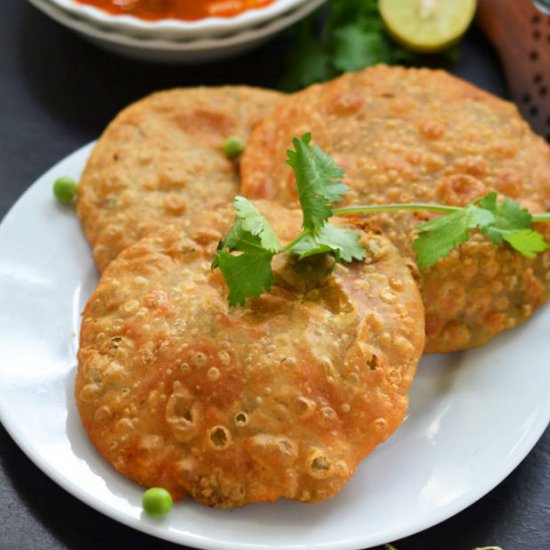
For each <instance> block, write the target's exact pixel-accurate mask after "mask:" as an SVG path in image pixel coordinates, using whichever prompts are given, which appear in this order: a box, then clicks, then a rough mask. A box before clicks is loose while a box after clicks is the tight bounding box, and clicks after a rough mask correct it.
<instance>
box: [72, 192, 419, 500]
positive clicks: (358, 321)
mask: <svg viewBox="0 0 550 550" xmlns="http://www.w3.org/2000/svg"><path fill="white" fill-rule="evenodd" d="M258 208H259V210H260V211H261V212H262V213H263V214H264V215H265V216H266V217H267V218H268V220H269V222H270V223H271V224H272V226H273V227H274V229H275V231H276V233H277V234H278V235H279V237H280V239H281V241H282V242H287V241H289V240H290V239H291V238H293V237H294V236H295V235H296V233H297V232H298V231H299V228H300V222H301V215H300V212H299V211H292V210H287V209H286V208H283V207H281V206H277V205H276V204H269V203H259V204H258ZM232 217H233V216H232V213H231V211H230V209H229V208H226V209H225V210H223V209H220V210H218V211H215V212H212V213H210V214H207V215H205V216H204V218H203V220H202V223H201V224H200V226H194V225H192V224H191V223H190V222H189V220H184V221H183V222H181V223H180V224H179V225H173V226H167V227H165V228H163V229H161V230H160V231H159V232H157V233H156V234H154V235H152V236H149V237H147V238H145V239H143V240H141V241H139V242H138V243H136V244H134V245H132V246H130V247H128V248H126V249H125V250H124V251H123V252H121V254H120V255H119V256H118V257H117V258H116V259H115V260H113V261H112V262H111V263H110V264H109V266H108V267H107V268H106V270H105V272H104V273H103V275H102V277H101V280H100V282H99V285H98V287H97V289H96V290H95V292H94V293H93V294H92V296H91V298H90V300H89V302H88V304H87V306H86V310H85V312H84V314H83V320H82V330H81V337H80V350H79V353H78V359H79V368H78V374H77V378H76V386H75V395H76V400H77V404H78V409H79V412H80V415H81V418H82V422H83V425H84V427H85V429H86V431H87V432H88V434H89V436H90V438H91V440H92V442H93V443H94V445H95V446H96V447H97V449H98V450H99V452H100V453H101V454H102V455H103V456H104V457H105V459H106V460H107V461H108V462H110V463H111V464H112V465H113V466H114V467H115V468H116V469H117V470H118V471H119V472H121V473H122V474H124V475H125V476H127V477H129V478H131V479H134V480H135V481H137V482H138V483H140V484H142V485H144V486H146V487H150V486H160V487H165V488H166V489H168V490H169V491H170V492H171V493H172V495H173V496H174V498H176V499H179V498H181V497H182V496H183V495H184V494H190V495H191V496H192V497H193V498H195V499H196V500H197V501H199V502H201V503H203V504H207V505H208V506H214V507H220V508H229V507H237V506H242V505H245V504H248V503H253V502H261V501H269V502H272V501H275V500H277V499H279V498H288V499H296V500H299V501H303V502H316V501H320V500H323V499H326V498H328V497H331V496H332V495H334V494H335V493H336V492H337V491H338V490H339V489H340V488H341V487H342V486H343V485H344V483H345V482H346V481H347V480H348V479H349V478H350V477H351V475H352V474H353V472H354V471H355V469H356V467H357V465H358V463H359V462H360V461H361V460H362V459H363V458H364V457H365V456H366V455H367V454H368V453H369V452H370V451H372V449H373V448H374V447H375V446H376V445H378V444H379V443H381V442H382V441H384V440H385V439H386V438H387V437H388V436H389V435H390V434H391V433H392V432H394V431H395V430H396V429H397V428H398V426H399V425H400V423H401V422H402V420H403V418H404V416H405V412H406V409H407V404H408V398H407V395H406V392H407V388H408V387H409V385H410V384H411V382H412V379H413V376H414V373H415V369H416V365H417V362H418V360H419V357H420V355H421V352H422V348H423V344H424V311H423V305H422V301H421V298H420V294H419V292H418V288H417V285H416V283H415V282H414V280H413V278H412V276H411V274H410V271H409V269H408V267H407V266H406V264H405V262H404V261H403V260H402V258H401V257H400V256H399V254H398V252H397V251H396V250H395V248H394V247H393V245H391V244H390V242H389V241H388V240H387V239H386V238H385V237H384V236H383V235H381V234H378V232H376V231H372V230H370V229H369V228H368V227H365V228H364V229H363V230H361V231H360V233H361V240H362V242H363V244H364V245H365V247H366V249H367V251H368V256H367V259H366V260H365V261H363V262H354V263H352V264H337V265H333V260H331V257H330V256H327V255H321V256H315V257H312V258H310V259H308V260H304V261H301V262H299V261H298V260H296V258H295V257H289V256H288V255H281V256H276V257H275V261H274V273H275V281H274V285H273V289H272V291H271V292H270V293H268V294H264V295H262V296H261V297H259V298H256V299H250V300H248V301H247V303H246V305H245V306H243V307H235V308H230V307H229V306H228V301H227V287H226V285H225V283H224V281H223V279H222V277H221V274H220V272H219V270H216V271H214V272H212V270H211V268H210V262H211V260H212V257H213V255H214V254H215V251H216V247H217V245H218V242H219V240H220V238H222V236H223V235H224V234H225V232H226V231H227V229H228V228H229V226H230V224H231V219H232ZM336 223H337V224H338V225H340V226H342V225H346V226H349V222H348V221H346V220H338V221H337V222H336Z"/></svg>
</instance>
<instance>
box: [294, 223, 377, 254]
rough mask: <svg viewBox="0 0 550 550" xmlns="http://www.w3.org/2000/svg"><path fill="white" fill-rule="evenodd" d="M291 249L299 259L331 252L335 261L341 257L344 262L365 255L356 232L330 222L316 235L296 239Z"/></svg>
mask: <svg viewBox="0 0 550 550" xmlns="http://www.w3.org/2000/svg"><path fill="white" fill-rule="evenodd" d="M291 250H292V252H294V253H295V254H298V255H299V257H300V260H302V259H303V258H307V257H308V256H313V255H314V254H322V253H324V252H332V253H333V254H334V255H335V257H336V260H337V261H340V259H342V260H344V261H345V262H351V261H353V260H363V259H364V258H365V257H366V255H367V252H366V250H365V247H364V246H363V245H362V244H361V242H360V241H359V234H358V233H355V232H354V231H349V230H347V229H342V228H340V227H336V226H334V225H332V224H330V223H327V224H325V225H324V226H323V227H322V228H321V230H320V231H319V232H318V233H317V235H315V236H313V235H307V236H306V237H304V238H303V239H302V240H300V241H298V242H297V243H296V244H295V245H294V246H293V247H292V248H291Z"/></svg>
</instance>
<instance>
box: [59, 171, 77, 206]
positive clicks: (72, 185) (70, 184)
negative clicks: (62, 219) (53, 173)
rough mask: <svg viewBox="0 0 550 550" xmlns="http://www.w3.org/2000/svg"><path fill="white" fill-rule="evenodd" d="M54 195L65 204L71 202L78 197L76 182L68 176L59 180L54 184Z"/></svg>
mask: <svg viewBox="0 0 550 550" xmlns="http://www.w3.org/2000/svg"><path fill="white" fill-rule="evenodd" d="M53 194H54V196H55V198H56V199H57V200H58V201H59V202H61V203H63V204H67V203H69V202H71V201H72V200H73V198H74V196H75V195H76V182H75V181H74V180H73V179H72V178H69V177H67V176H63V177H61V178H57V179H56V180H55V182H54V184H53Z"/></svg>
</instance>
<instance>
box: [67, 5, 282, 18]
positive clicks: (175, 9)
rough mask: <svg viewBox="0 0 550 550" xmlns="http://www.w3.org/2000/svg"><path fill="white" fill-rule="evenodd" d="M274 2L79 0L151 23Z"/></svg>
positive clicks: (223, 14)
mask: <svg viewBox="0 0 550 550" xmlns="http://www.w3.org/2000/svg"><path fill="white" fill-rule="evenodd" d="M273 1H274V0H77V2H79V3H80V4H89V5H91V6H95V7H97V8H100V9H102V10H104V11H107V12H109V13H113V14H117V15H133V16H135V17H139V18H140V19H147V20H148V21H158V20H159V19H171V18H173V19H183V20H184V21H195V20H197V19H204V18H205V17H231V16H233V15H237V14H239V13H242V12H243V11H246V10H250V9H253V8H261V7H264V6H267V5H268V4H271V3H272V2H273Z"/></svg>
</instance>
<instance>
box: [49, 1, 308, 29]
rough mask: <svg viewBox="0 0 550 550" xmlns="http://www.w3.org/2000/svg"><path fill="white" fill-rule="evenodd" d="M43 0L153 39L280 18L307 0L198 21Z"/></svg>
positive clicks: (100, 23)
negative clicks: (140, 16)
mask: <svg viewBox="0 0 550 550" xmlns="http://www.w3.org/2000/svg"><path fill="white" fill-rule="evenodd" d="M46 1H48V2H49V3H52V4H55V5H56V6H57V7H59V8H62V9H63V10H65V11H67V12H68V13H70V14H72V15H74V16H77V17H80V18H83V19H86V20H88V21H89V22H91V23H93V24H94V25H95V26H99V27H102V28H104V29H107V30H118V31H123V32H125V33H126V34H129V35H134V36H151V35H152V34H154V35H155V36H156V37H157V38H176V37H185V36H186V37H202V38H204V37H210V36H219V35H223V34H229V33H232V32H235V31H238V30H244V29H247V28H252V27H254V26H256V25H260V24H262V23H265V22H266V21H269V20H273V19H276V18H278V17H281V16H283V15H285V14H286V13H288V12H290V11H291V10H295V9H296V8H298V7H299V6H301V5H302V4H304V3H307V2H309V1H311V0H274V1H273V3H271V4H269V5H268V6H266V7H264V8H259V9H252V10H248V11H245V12H243V13H241V14H239V15H236V16H234V17H207V18H205V19H200V20H198V21H179V20H177V19H162V20H160V21H145V20H143V19H138V18H137V17H133V16H131V15H111V14H110V13H107V12H105V11H103V10H101V9H98V8H95V7H94V6H90V5H88V4H81V3H79V2H76V1H75V0H46Z"/></svg>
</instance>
